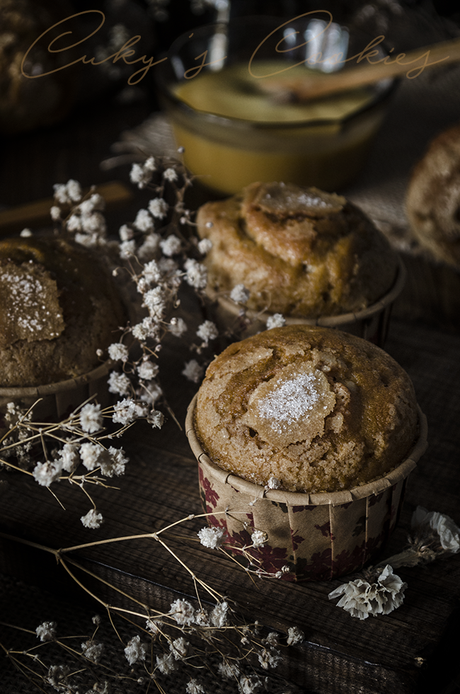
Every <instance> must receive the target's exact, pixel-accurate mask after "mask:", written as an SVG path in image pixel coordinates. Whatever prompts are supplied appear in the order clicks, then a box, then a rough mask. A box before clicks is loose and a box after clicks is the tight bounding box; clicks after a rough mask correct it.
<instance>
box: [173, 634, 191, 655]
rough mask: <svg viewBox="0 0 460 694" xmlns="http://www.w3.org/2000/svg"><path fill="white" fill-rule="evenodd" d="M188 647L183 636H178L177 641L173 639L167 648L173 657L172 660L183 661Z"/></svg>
mask: <svg viewBox="0 0 460 694" xmlns="http://www.w3.org/2000/svg"><path fill="white" fill-rule="evenodd" d="M189 646H190V644H189V642H188V641H186V640H185V639H184V637H183V636H180V637H179V638H178V639H175V640H174V641H173V642H172V643H171V644H170V647H169V648H170V651H171V653H172V655H173V657H174V660H185V658H186V657H187V653H188V649H189Z"/></svg>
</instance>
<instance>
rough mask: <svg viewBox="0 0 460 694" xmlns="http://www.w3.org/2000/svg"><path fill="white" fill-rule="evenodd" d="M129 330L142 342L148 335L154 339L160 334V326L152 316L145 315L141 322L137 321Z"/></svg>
mask: <svg viewBox="0 0 460 694" xmlns="http://www.w3.org/2000/svg"><path fill="white" fill-rule="evenodd" d="M131 332H132V334H133V336H134V337H135V338H136V340H139V341H140V342H144V341H145V340H147V338H148V337H151V338H152V339H154V340H155V339H158V337H159V335H160V326H159V325H158V323H157V322H156V321H154V320H153V318H151V317H150V316H146V317H145V318H144V319H143V321H142V323H137V325H135V326H133V328H132V330H131Z"/></svg>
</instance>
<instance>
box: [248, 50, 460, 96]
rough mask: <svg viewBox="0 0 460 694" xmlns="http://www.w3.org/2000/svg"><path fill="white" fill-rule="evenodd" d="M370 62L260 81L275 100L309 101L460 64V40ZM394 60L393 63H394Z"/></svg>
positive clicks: (261, 86) (264, 89) (263, 88)
mask: <svg viewBox="0 0 460 694" xmlns="http://www.w3.org/2000/svg"><path fill="white" fill-rule="evenodd" d="M363 60H366V62H364V63H362V64H359V65H356V66H355V67H351V68H349V69H348V70H338V71H337V72H332V73H327V74H325V73H320V72H317V73H316V74H315V75H314V76H312V77H311V78H308V77H300V78H299V77H297V78H293V79H289V78H287V79H283V78H279V77H273V78H271V77H267V78H265V79H262V80H260V82H261V83H260V88H261V89H262V90H263V91H266V92H267V93H270V94H271V95H272V96H273V97H274V98H279V99H280V100H285V99H286V98H289V97H291V98H292V97H294V98H295V100H297V101H307V100H309V99H315V98H318V97H321V96H328V95H330V94H333V93H334V92H339V91H346V90H348V89H357V88H358V87H363V86H367V85H369V84H373V83H374V82H378V81H379V80H383V79H388V78H391V77H401V76H402V75H406V76H407V77H408V78H410V79H413V78H415V77H417V76H418V75H419V74H421V72H423V70H426V69H431V68H433V67H442V66H443V65H448V64H449V63H453V62H456V61H460V38H457V39H454V40H452V41H445V42H442V43H439V44H434V45H433V46H427V47H425V48H417V49H415V50H413V51H410V52H409V53H400V54H398V55H396V56H395V57H394V58H393V57H392V56H391V55H390V56H388V58H386V59H385V60H388V62H386V63H385V62H383V60H381V62H375V63H372V62H370V60H371V59H369V62H368V61H367V59H366V58H363ZM392 60H393V62H391V61H392Z"/></svg>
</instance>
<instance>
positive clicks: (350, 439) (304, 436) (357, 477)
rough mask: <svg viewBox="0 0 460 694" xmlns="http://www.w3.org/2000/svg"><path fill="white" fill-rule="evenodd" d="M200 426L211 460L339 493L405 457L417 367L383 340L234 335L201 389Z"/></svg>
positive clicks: (295, 331)
mask: <svg viewBox="0 0 460 694" xmlns="http://www.w3.org/2000/svg"><path fill="white" fill-rule="evenodd" d="M195 429H196V434H197V437H198V439H199V441H200V443H201V444H202V446H203V448H204V450H205V451H206V453H207V454H208V455H209V457H210V458H211V460H212V461H213V462H214V463H216V464H217V465H219V467H221V468H223V469H224V470H227V471H229V472H231V473H233V474H236V475H238V476H239V477H242V478H244V479H246V480H249V481H251V482H254V483H255V484H259V485H263V486H265V485H267V484H269V480H270V479H271V478H275V479H276V480H277V481H278V482H279V484H280V488H282V489H284V490H286V491H297V492H336V491H340V490H344V489H351V488H353V487H356V486H359V485H362V484H365V483H367V482H371V481H372V480H374V479H377V478H379V477H382V476H383V475H385V474H386V473H387V472H389V471H390V470H391V469H393V468H394V467H396V466H397V465H399V464H400V463H401V462H403V460H404V458H405V456H407V454H408V453H409V452H410V450H411V449H412V447H413V445H414V443H415V441H416V439H417V436H418V411H417V403H416V398H415V393H414V389H413V386H412V382H411V380H410V379H409V377H408V375H407V374H406V372H405V371H404V370H403V369H402V368H401V367H400V366H399V364H397V363H396V362H395V361H394V359H392V358H391V357H390V356H389V355H388V354H386V353H385V352H384V351H383V350H381V349H380V348H379V347H376V346H375V345H373V344H372V343H369V342H367V341H365V340H363V339H361V338H358V337H355V336H354V335H349V334H346V333H343V332H341V331H338V330H334V329H331V328H319V327H313V326H306V325H292V326H284V327H282V328H274V329H272V330H267V331H265V332H262V333H259V334H258V335H255V336H253V337H250V338H247V339H246V340H242V341H241V342H236V343H233V344H232V345H230V346H229V347H227V349H225V350H224V351H223V352H222V353H221V354H220V355H219V356H217V357H216V358H215V359H214V361H213V362H212V363H211V364H210V366H209V367H208V370H207V372H206V377H205V379H204V381H203V383H202V385H201V386H200V389H199V391H198V396H197V403H196V412H195ZM271 483H272V482H271ZM271 483H270V484H271Z"/></svg>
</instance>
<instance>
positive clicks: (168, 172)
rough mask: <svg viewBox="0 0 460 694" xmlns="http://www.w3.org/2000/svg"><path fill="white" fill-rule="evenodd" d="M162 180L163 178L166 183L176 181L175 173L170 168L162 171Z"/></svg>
mask: <svg viewBox="0 0 460 694" xmlns="http://www.w3.org/2000/svg"><path fill="white" fill-rule="evenodd" d="M163 178H165V179H166V180H167V181H171V182H173V181H177V179H178V175H177V171H176V170H175V169H173V168H172V166H170V167H168V168H167V169H165V170H164V171H163Z"/></svg>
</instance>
